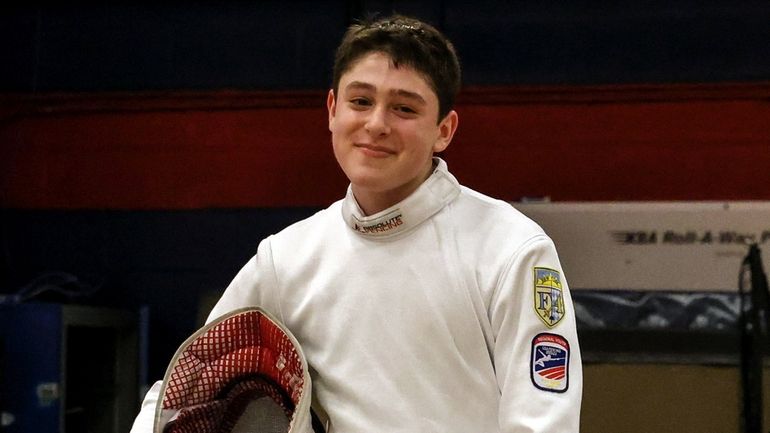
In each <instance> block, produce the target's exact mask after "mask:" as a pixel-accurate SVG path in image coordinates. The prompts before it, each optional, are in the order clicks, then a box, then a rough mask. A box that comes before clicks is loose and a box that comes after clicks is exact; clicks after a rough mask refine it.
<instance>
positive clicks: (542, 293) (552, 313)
mask: <svg viewBox="0 0 770 433" xmlns="http://www.w3.org/2000/svg"><path fill="white" fill-rule="evenodd" d="M534 295H535V312H536V313H537V316H538V317H540V320H542V321H543V323H545V325H546V326H548V327H549V328H553V327H554V326H556V324H557V323H559V321H561V319H562V318H563V317H564V298H563V297H562V285H561V275H560V274H559V271H555V270H553V269H548V268H535V293H534Z"/></svg>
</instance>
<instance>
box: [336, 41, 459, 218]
mask: <svg viewBox="0 0 770 433" xmlns="http://www.w3.org/2000/svg"><path fill="white" fill-rule="evenodd" d="M335 96H336V97H335ZM327 107H328V109H329V130H330V131H331V133H332V146H333V148H334V156H335V157H336V158H337V162H338V163H339V165H340V167H341V168H342V170H343V171H344V172H345V175H346V176H347V177H348V179H350V182H351V187H352V190H353V194H354V196H355V197H356V201H358V204H359V206H360V207H361V209H362V210H363V211H364V212H365V213H366V214H368V215H371V214H374V213H377V212H379V211H381V210H383V209H386V208H388V207H390V206H392V205H394V204H396V203H398V202H399V201H401V200H403V199H405V198H406V197H407V196H409V194H411V193H412V192H413V191H414V190H415V189H417V187H418V186H420V184H421V183H422V182H423V181H424V180H425V179H426V178H427V177H428V176H429V175H430V173H431V171H432V157H433V153H434V152H440V151H442V150H444V149H446V147H447V146H448V145H449V143H450V141H451V140H452V136H453V135H454V132H455V130H456V129H457V113H455V112H454V111H450V112H449V114H447V115H446V117H444V118H443V119H441V120H440V121H438V112H439V104H438V97H437V96H436V94H435V92H434V91H433V90H432V89H431V87H430V86H429V85H428V83H427V82H426V81H425V79H424V78H423V76H422V75H421V74H420V73H419V72H417V71H416V70H414V69H412V68H410V67H408V66H404V65H399V67H396V66H395V65H394V64H393V62H392V61H391V59H390V58H389V57H388V56H387V55H385V54H383V53H379V52H373V53H370V54H368V55H365V56H364V57H362V58H361V59H360V60H358V61H357V62H356V63H355V64H354V65H353V67H352V68H350V69H349V70H348V71H347V72H345V73H344V75H342V77H341V78H340V82H339V87H338V94H337V95H334V91H333V90H331V91H329V96H328V99H327Z"/></svg>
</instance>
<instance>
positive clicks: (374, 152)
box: [353, 143, 396, 158]
mask: <svg viewBox="0 0 770 433" xmlns="http://www.w3.org/2000/svg"><path fill="white" fill-rule="evenodd" d="M353 147H354V148H356V149H358V150H360V151H361V152H362V153H363V154H364V155H366V156H370V157H373V158H387V157H388V156H391V155H395V154H396V152H395V151H394V150H392V149H389V148H387V147H383V146H377V145H374V144H364V143H356V144H354V145H353Z"/></svg>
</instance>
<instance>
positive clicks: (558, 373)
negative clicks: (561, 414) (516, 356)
mask: <svg viewBox="0 0 770 433" xmlns="http://www.w3.org/2000/svg"><path fill="white" fill-rule="evenodd" d="M530 376H531V377H532V384H533V385H535V387H537V388H538V389H542V390H543V391H550V392H564V391H566V390H567V387H568V386H569V343H568V342H567V340H566V339H565V338H564V337H562V336H561V335H556V334H548V333H542V334H538V335H537V336H535V338H534V339H532V356H531V363H530Z"/></svg>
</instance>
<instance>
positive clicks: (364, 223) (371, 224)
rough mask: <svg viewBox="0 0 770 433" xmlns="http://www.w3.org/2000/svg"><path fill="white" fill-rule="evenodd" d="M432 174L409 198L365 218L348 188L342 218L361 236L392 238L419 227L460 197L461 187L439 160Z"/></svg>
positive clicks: (437, 159) (442, 161) (438, 159)
mask: <svg viewBox="0 0 770 433" xmlns="http://www.w3.org/2000/svg"><path fill="white" fill-rule="evenodd" d="M433 160H434V165H435V168H434V169H433V173H432V174H431V175H430V177H428V179H426V180H425V182H423V183H422V185H420V186H419V187H418V188H417V190H415V191H414V192H413V193H412V194H411V195H410V196H409V197H407V198H405V199H404V200H403V201H401V202H399V203H396V204H395V205H393V206H391V207H389V208H387V209H385V210H383V211H381V212H378V213H376V214H374V215H369V216H366V215H364V213H363V211H361V208H360V207H359V206H358V203H357V202H356V199H355V197H353V190H352V188H351V187H350V186H349V187H348V192H347V195H346V196H345V199H344V200H343V201H342V217H343V218H344V219H345V222H346V223H347V225H348V227H350V228H351V229H353V230H355V231H356V232H358V233H359V234H360V235H361V236H364V237H368V238H375V239H385V238H390V237H393V236H396V235H399V234H401V233H404V232H407V231H409V230H411V229H412V228H414V227H417V226H418V225H420V223H422V222H423V221H425V220H427V219H428V218H430V217H431V216H432V215H433V214H435V213H436V212H438V211H440V210H441V209H442V208H443V207H444V206H446V204H447V203H449V202H451V201H452V200H454V199H455V198H456V197H457V196H458V195H459V194H460V185H459V183H458V182H457V179H455V177H454V176H452V174H451V173H449V171H448V170H447V165H446V162H444V160H442V159H440V158H433Z"/></svg>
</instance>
